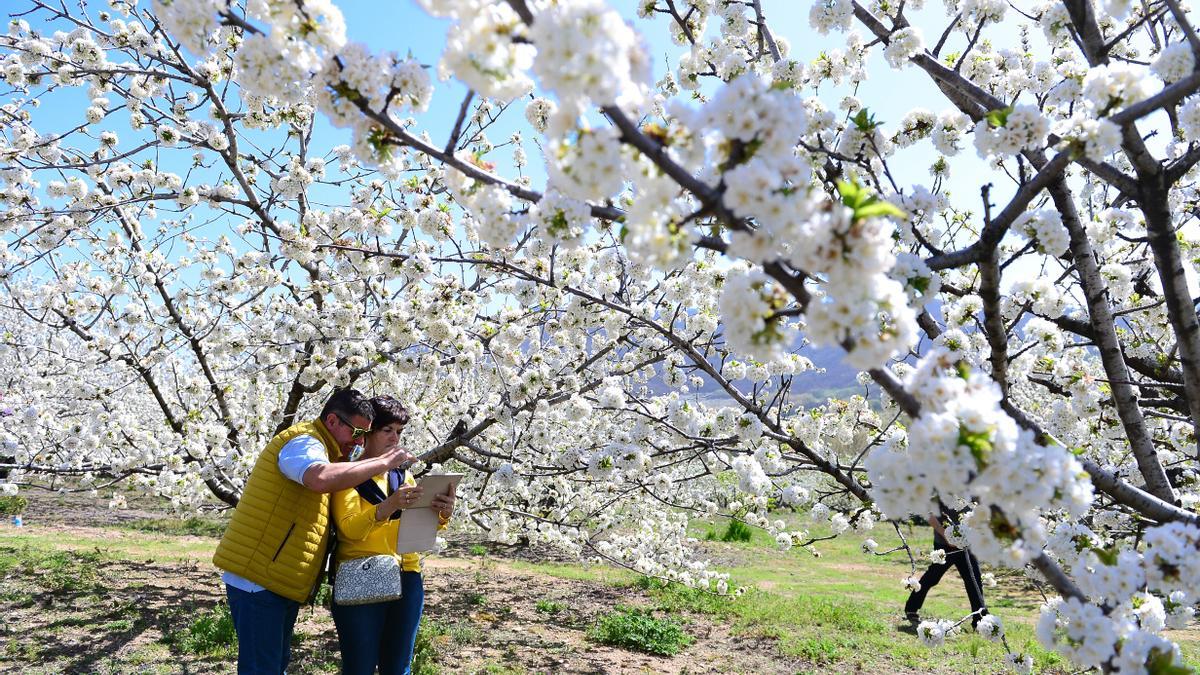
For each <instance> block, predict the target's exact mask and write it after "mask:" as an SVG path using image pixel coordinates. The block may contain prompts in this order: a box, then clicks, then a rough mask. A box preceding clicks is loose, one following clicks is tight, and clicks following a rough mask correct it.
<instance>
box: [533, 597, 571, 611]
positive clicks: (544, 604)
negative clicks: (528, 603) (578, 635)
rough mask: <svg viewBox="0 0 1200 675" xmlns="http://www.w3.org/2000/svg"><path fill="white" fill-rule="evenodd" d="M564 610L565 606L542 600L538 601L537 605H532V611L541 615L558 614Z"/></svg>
mask: <svg viewBox="0 0 1200 675" xmlns="http://www.w3.org/2000/svg"><path fill="white" fill-rule="evenodd" d="M566 608H567V606H566V605H565V604H564V603H561V602H556V601H554V600H546V599H544V598H543V599H541V600H538V601H537V604H536V605H534V609H536V610H537V611H538V612H539V613H541V614H558V613H559V612H561V611H563V610H564V609H566Z"/></svg>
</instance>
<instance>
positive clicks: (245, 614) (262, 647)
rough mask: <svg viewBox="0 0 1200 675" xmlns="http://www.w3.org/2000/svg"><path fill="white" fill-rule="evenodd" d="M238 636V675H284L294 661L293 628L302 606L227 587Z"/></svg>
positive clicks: (271, 595)
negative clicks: (290, 662)
mask: <svg viewBox="0 0 1200 675" xmlns="http://www.w3.org/2000/svg"><path fill="white" fill-rule="evenodd" d="M225 595H226V597H227V598H229V613H230V614H231V615H232V616H233V628H234V630H236V631H237V637H238V675H282V673H284V672H286V671H287V665H288V661H289V660H291V658H292V629H293V628H295V626H296V614H297V612H299V611H300V603H298V602H296V601H295V600H289V599H287V598H285V597H283V596H282V595H277V594H275V593H272V592H271V591H267V590H262V591H258V592H257V593H249V592H247V591H243V590H242V589H240V588H234V587H233V586H230V585H229V584H226V585H225Z"/></svg>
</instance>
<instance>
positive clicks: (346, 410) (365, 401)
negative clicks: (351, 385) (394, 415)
mask: <svg viewBox="0 0 1200 675" xmlns="http://www.w3.org/2000/svg"><path fill="white" fill-rule="evenodd" d="M331 414H332V415H341V416H343V417H353V416H355V415H361V416H363V417H365V418H367V419H368V420H371V421H374V420H375V409H374V408H373V407H371V399H369V398H367V397H366V396H363V394H362V392H360V391H358V390H357V389H334V390H333V393H332V394H330V395H329V400H328V401H325V407H324V408H321V421H322V422H324V421H325V418H326V417H328V416H329V415H331Z"/></svg>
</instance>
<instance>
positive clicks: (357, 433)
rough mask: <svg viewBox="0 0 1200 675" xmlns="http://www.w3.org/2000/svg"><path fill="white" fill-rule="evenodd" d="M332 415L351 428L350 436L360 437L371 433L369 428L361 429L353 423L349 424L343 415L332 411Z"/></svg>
mask: <svg viewBox="0 0 1200 675" xmlns="http://www.w3.org/2000/svg"><path fill="white" fill-rule="evenodd" d="M333 416H334V417H336V418H338V420H339V421H341V423H342V424H345V425H346V426H348V427H350V430H351V431H350V438H362V437H363V436H366V435H367V434H369V433H371V430H370V429H362V428H360V427H356V426H354V425H353V424H351V423H350V421H349V420H347V419H346V418H345V417H342V416H341V415H340V414H338V413H333Z"/></svg>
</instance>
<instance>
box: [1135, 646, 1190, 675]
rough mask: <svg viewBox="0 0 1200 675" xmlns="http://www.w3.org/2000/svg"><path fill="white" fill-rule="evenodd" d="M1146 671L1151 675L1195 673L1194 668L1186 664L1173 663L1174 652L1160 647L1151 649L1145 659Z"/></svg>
mask: <svg viewBox="0 0 1200 675" xmlns="http://www.w3.org/2000/svg"><path fill="white" fill-rule="evenodd" d="M1146 672H1147V673H1150V674H1151V675H1195V673H1196V669H1195V668H1192V667H1191V666H1189V665H1187V664H1181V663H1175V654H1174V653H1173V652H1170V651H1166V650H1162V649H1151V650H1150V658H1148V659H1146Z"/></svg>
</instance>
